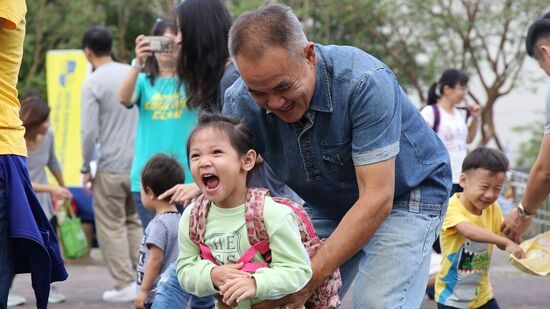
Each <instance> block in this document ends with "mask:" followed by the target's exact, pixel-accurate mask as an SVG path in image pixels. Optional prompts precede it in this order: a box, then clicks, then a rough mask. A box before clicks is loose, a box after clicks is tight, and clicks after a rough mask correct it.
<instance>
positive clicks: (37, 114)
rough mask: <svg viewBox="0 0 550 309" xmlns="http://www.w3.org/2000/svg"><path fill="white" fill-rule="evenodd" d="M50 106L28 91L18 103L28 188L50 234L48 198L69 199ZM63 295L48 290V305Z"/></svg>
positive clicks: (53, 218) (52, 217)
mask: <svg viewBox="0 0 550 309" xmlns="http://www.w3.org/2000/svg"><path fill="white" fill-rule="evenodd" d="M49 114H50V107H49V106H48V104H47V103H46V102H44V101H43V100H42V98H40V95H39V94H38V93H34V92H31V93H29V94H27V95H26V96H25V98H24V99H23V101H22V102H21V110H20V112H19V115H20V117H21V121H23V126H24V127H25V142H26V144H27V150H28V162H27V163H28V168H29V175H30V177H31V182H32V187H33V189H34V192H36V197H37V198H38V200H39V201H40V206H42V210H43V211H44V213H45V214H46V217H47V218H48V220H49V221H50V224H51V225H52V228H53V230H54V231H57V220H56V216H55V209H54V205H53V200H52V197H54V198H55V199H56V201H58V202H61V203H62V202H63V201H65V200H68V199H69V200H70V199H71V198H72V194H71V192H70V191H69V190H68V189H67V188H66V187H65V181H64V180H63V174H62V172H61V166H60V165H59V162H58V161H57V156H56V155H55V148H54V135H53V131H52V130H51V129H50V120H49ZM46 167H48V169H49V170H50V172H51V173H52V175H53V176H54V178H55V180H56V181H57V185H53V184H49V183H48V179H47V177H46ZM65 299H66V297H65V295H63V294H61V293H59V292H57V289H56V288H55V287H54V286H53V285H52V286H51V287H50V295H49V297H48V302H49V303H54V304H55V303H60V302H63V301H65Z"/></svg>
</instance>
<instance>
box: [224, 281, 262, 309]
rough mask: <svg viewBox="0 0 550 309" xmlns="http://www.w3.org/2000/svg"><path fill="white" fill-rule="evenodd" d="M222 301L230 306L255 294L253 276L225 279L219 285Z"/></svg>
mask: <svg viewBox="0 0 550 309" xmlns="http://www.w3.org/2000/svg"><path fill="white" fill-rule="evenodd" d="M220 294H221V295H223V302H224V303H226V304H228V305H229V306H232V305H234V304H240V303H241V302H242V301H244V300H247V299H249V298H251V297H253V296H254V295H256V280H255V279H254V278H253V277H238V278H234V279H229V280H227V281H226V282H225V283H224V284H223V285H222V286H220Z"/></svg>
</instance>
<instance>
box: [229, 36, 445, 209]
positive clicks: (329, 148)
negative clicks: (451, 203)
mask: <svg viewBox="0 0 550 309" xmlns="http://www.w3.org/2000/svg"><path fill="white" fill-rule="evenodd" d="M315 51H316V55H317V68H316V71H317V81H316V85H315V91H314V94H313V98H312V100H311V102H310V105H309V108H308V110H307V112H306V114H305V115H304V117H302V119H301V120H300V121H298V122H295V123H286V122H284V121H282V120H281V119H279V118H278V117H277V116H276V115H275V114H273V113H270V112H269V111H267V110H265V109H263V108H261V107H260V106H259V105H257V104H256V103H255V101H254V99H253V98H252V97H251V96H250V94H249V92H248V89H247V87H246V85H245V84H244V82H243V80H242V79H239V80H237V81H236V82H235V83H234V84H233V86H232V87H231V88H229V89H228V90H227V91H226V93H225V105H224V109H223V113H224V114H226V115H231V116H234V117H237V118H239V119H241V120H242V121H244V122H245V123H246V124H247V125H249V126H250V127H251V129H252V131H253V133H254V136H255V137H254V138H255V144H256V147H257V150H258V152H259V153H260V154H261V155H262V157H263V158H264V160H265V161H266V162H268V163H269V165H270V166H271V168H272V169H273V171H274V172H275V173H276V174H277V175H278V176H279V177H280V178H281V179H282V180H283V181H284V182H286V183H287V184H288V185H289V186H290V187H291V188H292V189H293V190H294V191H296V193H298V194H299V195H300V196H301V197H302V198H303V199H304V201H305V202H306V203H308V204H309V206H311V207H312V208H313V209H315V210H316V211H317V212H318V213H319V214H321V215H323V216H324V217H326V218H327V219H333V220H339V219H341V218H342V217H343V216H344V215H345V213H346V212H347V211H348V210H349V209H350V208H351V207H352V206H353V205H354V204H355V202H357V199H358V198H359V191H358V185H357V178H356V175H355V166H361V165H367V164H373V163H377V162H381V161H384V160H387V159H390V158H392V157H396V161H395V193H394V208H395V207H403V208H406V209H408V210H411V211H413V212H420V211H421V210H422V209H425V210H427V211H429V210H430V209H432V210H435V211H436V212H440V211H441V209H444V205H446V204H447V200H448V194H449V190H450V187H451V169H450V164H449V156H448V154H447V151H446V149H445V146H444V145H443V144H442V142H441V141H440V140H439V138H438V137H437V135H436V134H435V133H434V132H433V130H432V129H431V128H429V127H428V126H427V125H426V123H425V121H424V120H423V118H422V117H421V115H420V113H419V112H418V110H417V109H416V107H415V106H414V105H413V104H412V103H411V102H410V101H409V99H408V98H407V96H406V94H405V93H404V91H403V89H401V87H400V86H399V84H398V82H397V80H396V78H395V76H394V75H393V73H392V72H391V70H390V69H388V68H387V67H386V66H385V65H384V64H383V63H382V62H380V61H379V60H378V59H376V58H374V57H373V56H371V55H369V54H367V53H365V52H363V51H361V50H359V49H357V48H353V47H347V46H323V45H319V44H316V45H315Z"/></svg>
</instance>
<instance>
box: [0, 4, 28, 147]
mask: <svg viewBox="0 0 550 309" xmlns="http://www.w3.org/2000/svg"><path fill="white" fill-rule="evenodd" d="M26 13H27V5H26V3H25V0H0V42H2V47H1V48H0V155H3V154H15V155H21V156H26V155H27V147H26V146H25V139H24V135H25V128H24V127H23V124H22V122H21V120H20V119H19V108H20V104H19V100H18V99H17V88H16V85H17V77H18V75H19V68H20V67H21V59H22V58H23V40H24V38H25V23H26V22H25V14H26Z"/></svg>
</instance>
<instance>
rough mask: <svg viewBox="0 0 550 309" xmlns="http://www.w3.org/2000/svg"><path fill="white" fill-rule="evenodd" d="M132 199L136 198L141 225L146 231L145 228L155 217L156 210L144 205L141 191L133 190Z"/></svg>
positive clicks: (135, 202) (135, 203)
mask: <svg viewBox="0 0 550 309" xmlns="http://www.w3.org/2000/svg"><path fill="white" fill-rule="evenodd" d="M132 199H133V200H134V205H135V208H136V211H137V214H138V216H139V219H140V220H141V227H142V228H143V231H145V228H146V227H147V225H148V224H149V222H150V221H151V220H153V218H154V217H155V212H154V211H151V210H149V209H146V208H145V207H144V206H143V203H142V202H141V193H139V192H132Z"/></svg>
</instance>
